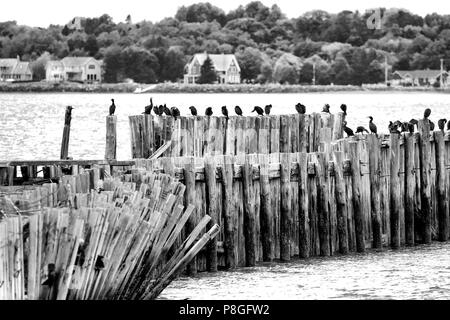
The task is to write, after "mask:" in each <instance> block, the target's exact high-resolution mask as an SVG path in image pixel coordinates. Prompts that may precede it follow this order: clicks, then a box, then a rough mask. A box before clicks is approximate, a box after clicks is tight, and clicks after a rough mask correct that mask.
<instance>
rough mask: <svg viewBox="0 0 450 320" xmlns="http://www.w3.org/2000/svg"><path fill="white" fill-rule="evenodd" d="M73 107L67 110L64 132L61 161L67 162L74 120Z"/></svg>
mask: <svg viewBox="0 0 450 320" xmlns="http://www.w3.org/2000/svg"><path fill="white" fill-rule="evenodd" d="M72 109H73V108H72V107H71V106H68V107H67V108H66V115H65V117H64V130H63V136H62V142H61V157H60V158H61V160H66V159H67V157H68V156H69V137H70V122H71V120H72Z"/></svg>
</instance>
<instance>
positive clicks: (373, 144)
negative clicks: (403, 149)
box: [367, 134, 383, 249]
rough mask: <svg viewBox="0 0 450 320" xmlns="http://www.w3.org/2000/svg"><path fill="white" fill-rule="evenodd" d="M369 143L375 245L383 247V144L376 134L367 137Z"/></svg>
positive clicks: (378, 247) (375, 246) (379, 247)
mask: <svg viewBox="0 0 450 320" xmlns="http://www.w3.org/2000/svg"><path fill="white" fill-rule="evenodd" d="M367 140H368V143H369V168H370V170H369V172H370V191H371V194H370V199H371V206H370V207H371V209H372V212H371V218H372V233H373V247H374V248H377V249H381V247H382V234H383V231H382V224H381V211H380V157H381V145H380V140H379V139H378V137H377V136H376V135H373V134H372V135H369V136H368V137H367Z"/></svg>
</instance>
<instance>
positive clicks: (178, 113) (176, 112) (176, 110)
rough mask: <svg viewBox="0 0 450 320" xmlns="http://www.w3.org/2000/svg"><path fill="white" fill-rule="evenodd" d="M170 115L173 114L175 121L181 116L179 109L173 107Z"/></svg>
mask: <svg viewBox="0 0 450 320" xmlns="http://www.w3.org/2000/svg"><path fill="white" fill-rule="evenodd" d="M170 113H171V114H172V116H173V117H174V118H175V120H177V117H179V116H180V110H178V108H177V107H172V108H170Z"/></svg>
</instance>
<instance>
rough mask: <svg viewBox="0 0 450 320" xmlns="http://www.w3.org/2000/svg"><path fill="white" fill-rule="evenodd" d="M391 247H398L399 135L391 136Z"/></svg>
mask: <svg viewBox="0 0 450 320" xmlns="http://www.w3.org/2000/svg"><path fill="white" fill-rule="evenodd" d="M390 150H391V170H390V172H391V183H390V189H391V206H390V208H391V246H392V248H394V249H398V248H399V247H400V197H401V195H400V179H399V171H400V135H399V134H391V136H390Z"/></svg>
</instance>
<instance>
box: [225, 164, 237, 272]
mask: <svg viewBox="0 0 450 320" xmlns="http://www.w3.org/2000/svg"><path fill="white" fill-rule="evenodd" d="M233 175H234V157H232V156H230V155H226V156H224V158H223V168H222V183H223V190H224V192H223V201H222V203H223V213H224V238H225V240H224V250H225V267H226V268H227V269H234V268H236V267H237V261H236V252H235V246H236V241H235V238H236V236H237V227H238V226H237V224H238V219H237V212H236V210H234V205H233Z"/></svg>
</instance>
